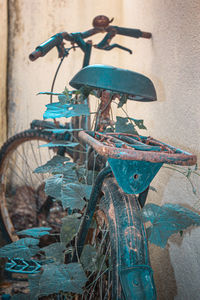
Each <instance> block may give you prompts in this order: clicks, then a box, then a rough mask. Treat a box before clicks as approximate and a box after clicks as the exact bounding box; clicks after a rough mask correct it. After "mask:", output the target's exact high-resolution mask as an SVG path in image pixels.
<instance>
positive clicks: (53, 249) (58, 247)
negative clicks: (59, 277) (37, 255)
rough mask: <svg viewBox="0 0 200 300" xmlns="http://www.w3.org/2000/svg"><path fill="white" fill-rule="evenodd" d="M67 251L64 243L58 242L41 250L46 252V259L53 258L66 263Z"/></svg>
mask: <svg viewBox="0 0 200 300" xmlns="http://www.w3.org/2000/svg"><path fill="white" fill-rule="evenodd" d="M65 249H66V247H65V244H64V243H59V242H57V243H53V244H50V245H49V246H46V247H43V248H42V249H41V250H42V251H44V252H45V256H46V258H53V259H54V260H55V261H57V262H60V263H64V251H65Z"/></svg>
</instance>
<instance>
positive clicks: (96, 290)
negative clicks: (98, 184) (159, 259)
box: [73, 178, 156, 300]
mask: <svg viewBox="0 0 200 300" xmlns="http://www.w3.org/2000/svg"><path fill="white" fill-rule="evenodd" d="M94 218H95V220H96V224H97V227H96V228H95V229H93V230H91V229H90V230H89V232H88V235H87V238H86V243H85V244H86V245H87V246H88V244H90V245H92V246H93V247H94V248H96V251H97V253H98V257H99V263H98V266H99V267H98V270H97V271H96V272H93V273H92V272H88V273H87V276H88V278H89V280H88V282H87V284H86V287H85V288H84V294H83V295H81V296H76V297H75V298H73V299H87V300H100V299H108V300H110V299H112V300H119V299H120V300H122V299H124V300H127V299H136V300H140V299H148V300H150V299H151V300H152V299H156V292H155V287H154V281H153V275H152V270H151V267H150V261H149V254H148V246H147V239H146V233H145V229H144V225H143V223H142V220H141V216H140V206H139V203H138V201H137V197H136V196H135V195H128V194H125V193H124V192H123V191H122V190H121V188H120V187H119V186H118V184H117V182H116V180H115V179H114V178H107V179H105V180H104V183H103V186H102V194H101V197H100V201H99V203H98V204H97V209H96V211H95V214H94ZM86 245H85V246H84V247H87V246H86ZM83 249H84V248H83ZM82 255H84V250H83V252H82V254H81V257H80V260H81V259H82ZM100 258H101V259H100ZM88 263H89V261H88ZM89 264H90V263H89Z"/></svg>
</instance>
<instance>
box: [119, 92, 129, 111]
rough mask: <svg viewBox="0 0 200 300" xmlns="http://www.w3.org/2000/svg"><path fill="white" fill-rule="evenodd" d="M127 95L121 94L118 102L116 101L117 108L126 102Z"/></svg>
mask: <svg viewBox="0 0 200 300" xmlns="http://www.w3.org/2000/svg"><path fill="white" fill-rule="evenodd" d="M127 99H128V98H127V96H126V95H125V94H123V95H122V96H121V97H120V100H119V103H118V106H117V107H118V108H120V107H122V106H123V105H124V104H126V102H127Z"/></svg>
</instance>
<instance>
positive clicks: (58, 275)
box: [29, 263, 87, 297]
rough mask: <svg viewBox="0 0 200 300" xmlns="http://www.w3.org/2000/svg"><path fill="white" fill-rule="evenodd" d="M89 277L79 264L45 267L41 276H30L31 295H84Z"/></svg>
mask: <svg viewBox="0 0 200 300" xmlns="http://www.w3.org/2000/svg"><path fill="white" fill-rule="evenodd" d="M86 281H87V277H86V276H85V273H84V271H83V269H82V266H81V264H79V263H70V264H67V265H66V264H58V263H53V264H48V265H44V267H43V273H42V274H40V275H29V284H30V291H31V295H32V296H35V297H39V296H47V295H50V294H55V293H59V292H60V291H62V292H71V293H77V294H82V292H83V290H82V287H83V286H84V285H85V283H86Z"/></svg>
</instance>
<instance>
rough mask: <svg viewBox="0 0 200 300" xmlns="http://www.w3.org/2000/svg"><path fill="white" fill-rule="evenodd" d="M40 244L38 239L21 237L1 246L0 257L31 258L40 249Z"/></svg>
mask: <svg viewBox="0 0 200 300" xmlns="http://www.w3.org/2000/svg"><path fill="white" fill-rule="evenodd" d="M38 244H39V240H38V239H32V238H24V239H20V240H18V241H16V242H14V243H11V244H8V245H5V246H4V247H2V248H0V257H9V258H24V259H30V258H31V257H32V256H34V255H35V254H36V253H37V252H38V251H39V250H40V248H39V247H38Z"/></svg>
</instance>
